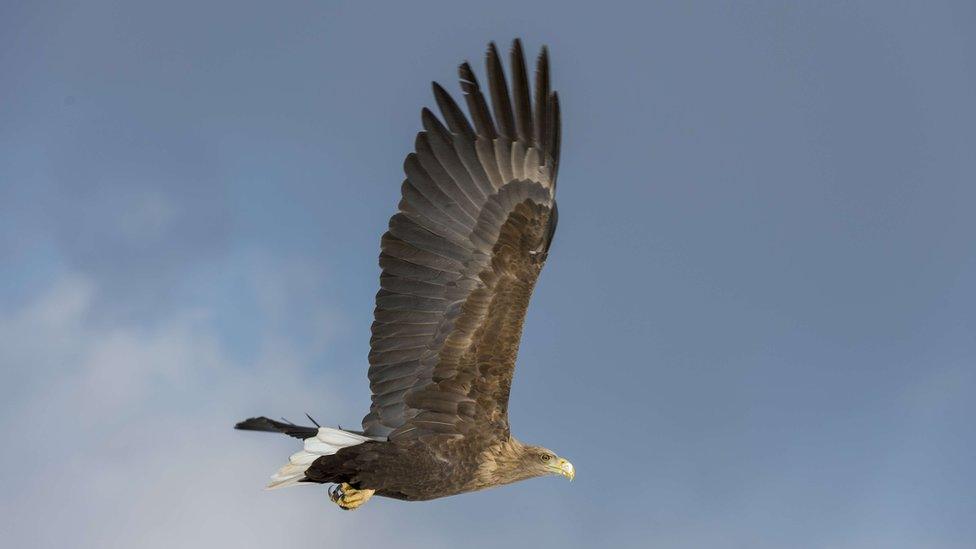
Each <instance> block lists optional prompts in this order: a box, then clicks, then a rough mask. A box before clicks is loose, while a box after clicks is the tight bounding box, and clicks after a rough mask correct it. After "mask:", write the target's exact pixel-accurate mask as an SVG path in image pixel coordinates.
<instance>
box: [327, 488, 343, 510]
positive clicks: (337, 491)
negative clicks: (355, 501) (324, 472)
mask: <svg viewBox="0 0 976 549" xmlns="http://www.w3.org/2000/svg"><path fill="white" fill-rule="evenodd" d="M342 496H343V492H342V485H341V484H335V485H333V486H332V488H329V499H331V500H332V503H339V498H341V497H342ZM340 507H341V506H340Z"/></svg>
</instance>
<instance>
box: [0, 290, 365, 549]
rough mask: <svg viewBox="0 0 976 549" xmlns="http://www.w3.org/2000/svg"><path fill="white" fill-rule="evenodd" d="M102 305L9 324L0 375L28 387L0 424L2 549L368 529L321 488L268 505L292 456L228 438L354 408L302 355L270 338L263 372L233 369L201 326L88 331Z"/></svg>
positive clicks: (72, 302) (177, 319)
mask: <svg viewBox="0 0 976 549" xmlns="http://www.w3.org/2000/svg"><path fill="white" fill-rule="evenodd" d="M97 290H98V289H97V288H95V287H94V286H93V284H92V283H91V282H90V281H88V280H86V279H84V278H81V277H77V276H74V277H66V278H64V279H62V280H61V281H59V282H58V283H57V284H55V285H54V286H53V287H51V288H50V289H49V290H48V291H47V292H46V293H45V294H44V295H41V296H38V297H37V298H36V299H35V300H34V301H32V302H31V303H29V304H28V305H27V306H26V307H24V308H22V309H21V310H19V311H16V312H14V313H12V314H6V315H4V316H0V364H2V365H3V369H4V370H6V371H8V372H10V373H12V374H14V377H15V378H16V379H18V380H19V383H18V386H19V389H18V390H16V391H13V392H12V393H11V398H10V399H9V400H8V401H7V402H5V403H4V404H3V407H4V413H3V419H2V420H0V433H2V436H3V438H4V440H5V442H4V444H3V447H4V451H3V454H2V457H0V466H2V470H3V476H4V482H3V485H4V489H5V491H6V492H7V493H6V495H5V496H4V497H3V498H2V500H0V512H2V515H3V516H4V517H5V518H4V522H5V523H6V525H5V526H4V532H3V536H4V539H5V543H9V544H10V546H30V547H66V546H69V547H134V546H138V547H164V546H165V547H174V546H175V547H199V546H210V547H213V546H220V547H222V546H231V545H232V546H235V547H267V546H279V545H283V544H286V543H294V544H296V545H297V544H299V543H301V541H302V540H303V539H306V538H307V535H308V532H306V531H305V530H306V528H307V526H308V525H310V524H317V525H318V526H320V527H324V528H326V529H328V525H329V524H333V525H334V527H335V528H333V529H331V530H330V533H329V534H328V535H329V537H332V538H336V539H337V540H339V539H346V540H347V541H351V536H350V532H349V531H348V530H347V529H345V528H343V527H342V525H348V524H354V523H356V522H358V521H357V520H356V519H355V518H353V517H349V516H346V515H347V514H345V513H343V514H342V515H340V514H339V513H338V512H337V511H336V510H334V509H331V508H328V507H329V504H328V502H327V500H326V496H325V493H324V490H322V489H321V488H296V489H294V490H293V491H292V492H290V493H289V492H287V491H282V492H281V493H264V492H263V491H262V490H261V487H262V486H263V485H264V482H265V480H266V477H267V476H268V475H270V474H271V473H272V472H273V471H274V469H276V468H277V466H278V465H280V463H279V462H282V461H284V460H285V459H287V456H288V455H289V454H290V453H291V452H292V451H293V450H294V445H295V442H294V441H292V440H290V439H286V438H285V437H274V436H270V435H268V436H261V435H258V434H253V433H240V432H235V431H233V430H232V429H231V425H232V423H233V422H234V421H235V420H237V419H241V418H242V417H245V416H246V415H247V414H250V413H253V412H254V411H255V410H264V411H266V412H267V413H269V414H273V413H275V412H276V411H282V412H284V411H292V412H294V411H295V409H296V407H300V406H304V405H305V404H307V403H317V404H318V406H317V409H318V410H319V411H320V412H322V413H329V412H330V410H339V409H341V407H342V406H345V405H347V403H344V402H343V401H342V400H341V398H338V397H339V396H340V395H341V391H334V393H335V394H334V395H331V394H322V388H321V387H319V386H315V387H309V385H308V383H307V378H308V374H309V372H308V370H307V367H306V365H307V362H308V360H307V358H308V353H307V351H306V350H305V349H302V348H297V347H295V346H293V345H291V344H289V343H288V341H289V340H288V339H287V338H282V337H276V336H275V335H274V334H269V341H273V343H269V344H268V345H266V346H264V348H265V349H266V351H265V352H263V353H261V355H262V356H260V357H259V358H258V359H256V360H255V361H254V363H251V364H238V363H233V361H231V360H230V359H229V358H228V353H227V352H226V349H224V348H223V346H222V344H221V342H220V341H219V339H218V338H217V337H216V336H215V335H214V330H213V326H212V323H211V322H210V321H209V318H208V315H207V312H206V311H201V310H196V311H182V312H180V313H178V314H174V315H172V316H171V317H169V318H167V319H165V320H164V321H162V322H159V323H158V324H157V325H156V326H155V327H154V328H151V329H146V328H138V327H125V326H95V325H91V324H90V323H89V322H88V317H89V313H90V311H91V309H92V306H93V300H94V299H95V296H96V295H97ZM350 405H351V404H350ZM323 408H324V409H323ZM296 492H297V493H296ZM375 516H376V513H374V514H373V517H374V518H375ZM7 521H9V522H7ZM332 530H334V531H332Z"/></svg>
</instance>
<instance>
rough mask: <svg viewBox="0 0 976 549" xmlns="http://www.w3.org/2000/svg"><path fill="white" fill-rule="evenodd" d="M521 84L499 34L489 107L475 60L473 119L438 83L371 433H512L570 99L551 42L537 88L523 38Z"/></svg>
mask: <svg viewBox="0 0 976 549" xmlns="http://www.w3.org/2000/svg"><path fill="white" fill-rule="evenodd" d="M511 64H512V93H511V94H509V89H508V84H507V83H506V80H505V72H504V70H503V69H502V64H501V61H500V59H499V56H498V52H497V50H496V48H495V45H494V44H491V45H490V46H489V48H488V52H487V54H486V66H487V72H488V88H489V92H490V93H489V95H490V101H491V105H492V111H493V112H494V116H492V114H490V113H489V109H488V104H487V101H486V100H485V97H484V95H483V94H482V91H481V89H480V88H479V86H478V82H477V80H476V79H475V75H474V72H473V71H472V70H471V67H470V66H468V64H467V63H464V64H462V65H461V66H460V67H459V69H458V72H459V75H460V79H461V87H462V89H463V91H464V96H465V100H466V102H467V106H468V111H469V112H470V115H471V120H472V121H473V122H474V127H472V126H471V124H470V123H469V121H468V119H467V118H466V117H465V115H464V114H463V112H462V111H461V109H460V108H459V107H458V105H457V104H456V103H455V102H454V100H453V99H451V97H450V95H448V94H447V92H445V91H444V89H443V88H441V87H440V86H439V85H438V84H437V83H434V85H433V87H434V97H435V98H436V100H437V105H438V107H439V109H440V111H441V114H442V115H443V118H444V120H445V122H446V123H447V126H446V127H445V126H444V124H442V123H441V122H440V121H439V120H438V119H437V117H436V116H435V115H434V114H433V113H431V112H430V111H429V110H427V109H424V110H423V115H422V119H423V126H424V131H423V132H420V133H419V134H418V135H417V140H416V152H414V153H412V154H410V155H409V156H407V159H406V161H405V163H404V170H405V172H406V175H407V179H406V181H404V183H403V188H402V191H403V198H402V200H401V201H400V206H399V212H398V213H397V214H396V215H394V216H393V218H391V219H390V229H389V231H388V232H387V233H386V234H384V235H383V239H382V244H381V248H382V251H381V253H380V266H381V267H382V269H383V272H382V274H381V275H380V291H379V293H377V294H376V310H375V321H374V322H373V328H372V333H373V336H372V339H371V340H370V348H371V350H370V354H369V363H370V367H369V381H370V388H371V390H372V393H373V396H372V406H371V407H370V412H369V414H367V415H366V417H365V418H363V429H364V431H365V432H366V433H367V434H368V435H370V436H389V437H390V439H391V440H395V439H398V438H403V437H420V436H424V435H430V434H444V435H461V436H463V435H469V434H473V432H474V431H475V430H477V431H479V432H480V433H484V432H486V431H487V432H489V433H490V435H491V436H495V435H498V436H507V435H508V395H509V390H510V388H511V383H512V374H513V373H514V368H515V357H516V355H517V353H518V346H519V341H520V339H521V335H522V322H523V320H524V318H525V311H526V309H527V307H528V305H529V298H530V296H531V294H532V289H533V287H534V286H535V282H536V279H537V278H538V276H539V272H540V271H541V270H542V266H543V264H544V263H545V260H546V255H547V253H548V251H549V245H550V244H551V242H552V237H553V233H554V231H555V229H556V218H557V212H556V203H555V191H556V171H557V167H558V164H559V138H560V126H559V100H558V97H557V95H556V93H555V92H550V90H549V62H548V54H547V52H546V50H545V48H543V50H542V52H541V53H540V54H539V57H538V63H537V67H536V73H535V98H534V100H533V99H532V98H531V96H530V93H529V84H528V77H527V74H526V68H525V59H524V57H523V54H522V46H521V44H520V42H519V41H518V40H516V41H515V42H514V43H513V45H512V50H511Z"/></svg>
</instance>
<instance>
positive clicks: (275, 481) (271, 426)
mask: <svg viewBox="0 0 976 549" xmlns="http://www.w3.org/2000/svg"><path fill="white" fill-rule="evenodd" d="M309 419H311V418H309ZM314 421H315V420H312V422H314ZM234 428H235V429H240V430H242V431H263V432H269V433H283V434H286V435H288V436H292V437H295V438H299V439H302V440H303V441H304V442H305V444H304V445H303V448H302V450H299V451H298V452H295V453H294V454H292V456H291V458H290V459H289V460H288V463H287V464H286V465H285V466H284V467H282V468H281V469H279V470H278V472H276V473H275V474H274V475H273V476H272V477H271V483H270V484H268V488H269V489H271V488H281V487H284V486H294V485H296V484H299V483H301V482H302V481H304V480H306V478H305V471H306V470H307V469H308V468H309V466H311V465H312V463H313V462H314V461H315V460H317V459H318V458H320V457H322V456H330V455H332V454H335V453H336V452H338V451H339V450H341V449H343V448H347V447H349V446H355V445H357V444H362V443H364V442H367V441H370V440H378V439H374V438H370V437H367V436H364V435H363V434H362V433H359V432H355V431H346V430H344V429H332V428H331V427H303V426H301V425H295V424H294V423H292V422H290V421H275V420H273V419H268V418H266V417H252V418H250V419H246V420H244V421H242V422H240V423H238V424H237V425H235V426H234Z"/></svg>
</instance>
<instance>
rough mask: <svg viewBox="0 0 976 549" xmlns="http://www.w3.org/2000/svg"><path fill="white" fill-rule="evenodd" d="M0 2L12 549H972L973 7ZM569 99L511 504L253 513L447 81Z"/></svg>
mask: <svg viewBox="0 0 976 549" xmlns="http://www.w3.org/2000/svg"><path fill="white" fill-rule="evenodd" d="M632 4H633V3H631V2H626V3H624V2H620V3H614V2H600V3H596V2H525V1H520V2H508V1H497V2H490V3H487V2H482V3H477V4H468V3H460V2H409V3H408V2H399V3H366V2H285V3H282V2H250V1H237V2H222V1H218V2H210V3H206V5H200V3H196V2H181V1H177V2H167V3H160V2H152V3H150V2H105V1H94V2H86V3H54V2H43V1H32V2H16V1H8V2H4V3H3V4H2V6H0V265H2V269H0V375H2V379H3V382H2V383H0V410H2V414H0V437H2V439H3V440H4V443H3V444H2V446H0V447H2V449H0V471H2V472H0V475H2V477H0V478H2V486H3V490H2V491H0V517H3V518H2V519H0V533H2V536H3V538H4V539H5V540H7V542H8V543H9V544H11V546H30V547H64V546H72V547H99V548H101V547H203V546H214V545H217V546H236V547H268V546H292V545H293V546H298V545H301V546H304V547H308V546H321V547H330V546H336V545H339V544H341V543H352V542H357V543H364V544H366V546H370V545H378V544H380V543H384V544H397V545H398V546H405V547H427V548H436V547H456V546H458V544H459V543H462V542H463V543H464V544H465V545H466V546H468V547H475V548H476V547H499V546H512V547H519V546H530V544H531V545H534V546H542V547H548V546H561V547H592V546H594V545H595V544H598V543H600V544H605V545H609V544H615V545H617V546H621V547H649V546H653V547H736V548H738V547H750V548H756V547H758V548H764V547H769V548H776V547H797V548H805V547H832V548H855V547H892V548H897V547H906V548H907V547H927V548H955V547H971V544H972V540H973V539H976V527H974V526H973V522H972V520H971V519H972V516H973V515H974V514H976V496H974V494H976V473H974V472H973V463H974V459H976V435H974V431H973V429H972V425H971V422H972V418H973V417H974V416H976V398H974V394H976V369H974V368H976V338H974V335H973V334H974V333H976V315H974V310H976V284H974V282H973V281H974V280H976V253H974V248H973V235H974V234H976V216H974V215H973V214H972V210H973V205H974V204H976V185H974V182H976V155H974V154H973V151H974V150H976V106H974V105H976V104H974V103H973V97H976V34H974V33H973V32H972V30H973V28H976V27H974V25H976V6H974V5H973V4H972V3H971V2H927V3H917V2H845V3H812V2H810V3H780V2H695V3H690V2H667V3H664V2H645V3H643V4H642V5H641V7H635V6H634V5H632ZM515 36H521V37H522V38H523V40H524V41H525V44H526V46H527V48H528V49H529V50H530V51H535V50H537V48H538V47H539V46H541V45H542V44H548V45H549V47H550V49H551V54H552V59H553V70H554V85H555V87H556V88H557V89H558V90H559V91H560V94H561V99H562V103H563V118H564V138H563V163H562V166H561V169H560V195H559V202H560V214H561V215H560V226H559V232H558V234H557V236H556V241H555V244H554V249H553V252H552V255H551V257H550V260H549V263H548V265H547V267H546V270H545V272H544V273H543V276H542V279H541V280H540V284H539V287H538V289H537V291H536V295H535V296H534V299H533V303H532V307H531V310H530V311H529V316H528V320H527V325H526V330H525V335H526V337H525V339H524V340H523V345H522V350H521V354H520V358H519V367H518V370H517V374H516V381H515V386H514V388H513V395H512V407H511V416H512V423H513V429H514V432H515V434H516V435H517V436H519V437H520V438H521V439H522V440H525V441H528V442H534V443H539V444H543V445H545V446H548V447H550V448H553V449H555V450H556V451H557V452H559V453H560V454H561V455H564V456H566V457H568V458H569V459H571V460H572V461H573V462H574V463H575V465H576V468H577V472H578V475H577V480H576V482H574V483H572V484H570V483H567V482H565V481H562V480H560V479H554V478H549V479H538V480H533V481H529V482H525V483H521V484H517V485H512V486H508V487H504V488H500V489H496V490H491V491H488V492H484V493H479V494H474V495H465V496H460V497H454V498H447V499H444V500H438V501H434V502H428V503H419V504H406V503H402V502H397V501H392V500H377V499H374V500H373V501H371V502H370V504H369V505H368V506H366V507H365V508H363V509H362V510H360V511H357V512H356V513H342V512H339V511H338V510H337V509H335V508H334V506H332V505H331V504H330V503H329V502H328V500H327V496H326V494H325V491H324V490H323V489H321V488H296V489H292V490H290V491H289V490H282V491H277V492H270V493H269V492H264V491H262V490H261V487H262V486H263V485H264V483H265V481H266V479H267V477H268V476H269V475H270V474H271V473H272V472H273V471H274V470H275V469H276V468H277V467H278V466H279V465H280V464H281V463H282V462H283V461H284V459H286V458H287V456H288V455H289V454H290V453H291V452H293V451H294V449H295V446H294V442H293V441H291V440H288V439H285V438H284V437H281V438H278V437H272V436H260V435H255V434H247V433H240V432H234V431H232V430H231V429H230V427H231V425H232V424H233V423H234V422H235V421H236V420H238V419H240V418H243V417H247V416H250V415H256V414H269V415H273V416H286V417H289V418H293V419H297V418H299V417H301V416H302V415H303V414H304V413H305V412H309V413H311V414H312V415H314V416H316V417H317V418H318V419H320V420H322V421H324V422H328V423H332V424H335V423H339V424H342V425H347V426H353V425H356V424H357V423H358V421H359V419H360V418H361V417H362V415H363V413H364V412H365V411H366V409H367V406H368V397H369V394H368V388H367V383H366V378H365V370H366V353H367V351H368V339H369V323H370V321H371V315H372V306H373V305H372V300H373V294H374V293H375V291H376V288H377V282H378V278H377V277H378V274H379V271H378V267H377V265H376V256H377V254H378V245H379V236H380V234H381V233H382V232H383V230H384V228H385V226H386V222H387V220H388V218H389V216H390V215H391V214H392V213H393V211H394V208H395V206H396V203H397V201H398V199H399V197H398V193H399V186H400V182H401V181H402V178H403V176H402V172H401V163H402V161H403V157H404V155H405V154H406V153H407V152H408V151H409V149H410V147H411V145H412V143H413V136H414V134H415V133H416V132H417V131H418V129H419V127H420V121H419V110H420V108H421V107H422V106H425V105H427V106H432V105H433V100H432V97H431V95H430V86H429V82H430V81H431V80H438V81H440V82H442V83H443V84H445V85H447V87H448V88H449V89H450V90H452V91H454V92H456V91H457V85H456V83H455V68H456V66H457V64H458V63H459V62H460V61H462V60H464V59H470V60H472V61H473V62H475V63H476V64H477V65H479V66H480V64H481V58H482V54H483V51H484V46H485V44H486V43H487V42H488V41H489V40H496V41H498V42H499V43H500V44H504V45H505V47H507V43H508V42H509V41H510V40H511V38H513V37H515Z"/></svg>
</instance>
